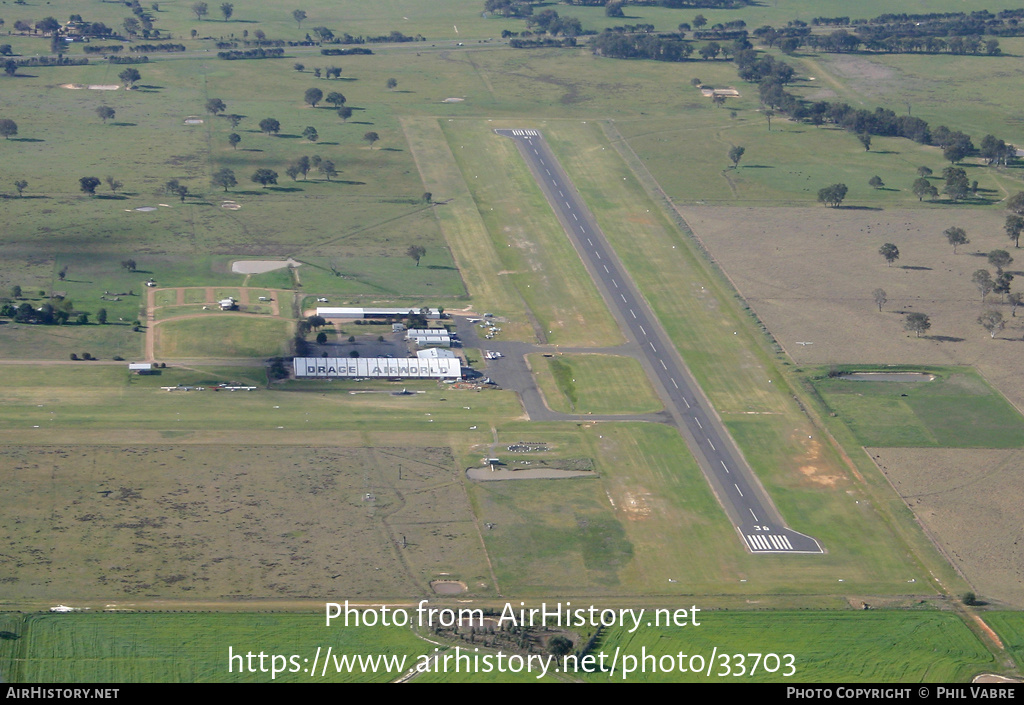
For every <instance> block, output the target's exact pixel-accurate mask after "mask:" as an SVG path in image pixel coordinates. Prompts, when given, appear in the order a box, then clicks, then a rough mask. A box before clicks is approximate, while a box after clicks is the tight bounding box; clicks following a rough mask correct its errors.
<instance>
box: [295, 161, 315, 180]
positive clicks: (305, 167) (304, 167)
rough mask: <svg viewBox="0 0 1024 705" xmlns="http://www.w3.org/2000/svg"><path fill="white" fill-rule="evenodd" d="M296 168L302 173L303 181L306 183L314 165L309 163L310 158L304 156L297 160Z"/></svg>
mask: <svg viewBox="0 0 1024 705" xmlns="http://www.w3.org/2000/svg"><path fill="white" fill-rule="evenodd" d="M295 167H296V168H297V169H298V170H299V171H300V172H302V180H303V181H305V180H306V174H308V173H309V170H310V168H311V167H312V164H311V163H310V161H309V157H307V156H305V155H303V156H301V157H299V158H298V159H297V160H295Z"/></svg>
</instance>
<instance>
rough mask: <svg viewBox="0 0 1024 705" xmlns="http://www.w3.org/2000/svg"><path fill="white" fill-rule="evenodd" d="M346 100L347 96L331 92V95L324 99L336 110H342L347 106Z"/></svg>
mask: <svg viewBox="0 0 1024 705" xmlns="http://www.w3.org/2000/svg"><path fill="white" fill-rule="evenodd" d="M345 100H346V98H345V96H344V95H342V94H341V93H339V92H338V91H331V92H330V93H328V94H327V97H326V98H324V101H325V102H327V103H330V104H331V105H333V106H334V107H335V108H340V107H341V106H343V105H344V104H345Z"/></svg>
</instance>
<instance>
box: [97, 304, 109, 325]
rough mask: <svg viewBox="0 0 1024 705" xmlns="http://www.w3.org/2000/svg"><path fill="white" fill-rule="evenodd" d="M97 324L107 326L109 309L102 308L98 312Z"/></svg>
mask: <svg viewBox="0 0 1024 705" xmlns="http://www.w3.org/2000/svg"><path fill="white" fill-rule="evenodd" d="M96 322H97V323H99V324H100V325H101V326H104V325H106V324H107V309H105V308H101V309H100V310H99V311H97V312H96Z"/></svg>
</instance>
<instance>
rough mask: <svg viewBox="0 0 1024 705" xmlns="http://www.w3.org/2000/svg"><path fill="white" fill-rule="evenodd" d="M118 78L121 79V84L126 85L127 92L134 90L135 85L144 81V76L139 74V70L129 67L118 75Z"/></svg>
mask: <svg viewBox="0 0 1024 705" xmlns="http://www.w3.org/2000/svg"><path fill="white" fill-rule="evenodd" d="M117 77H118V78H119V79H121V83H122V84H123V85H124V87H125V89H126V90H129V91H130V90H132V88H134V87H135V84H136V83H137V82H139V81H141V80H142V74H140V73H139V71H138V69H135V68H132V67H131V66H129V67H128V68H126V69H125V70H124V71H122V72H121V73H119V74H117Z"/></svg>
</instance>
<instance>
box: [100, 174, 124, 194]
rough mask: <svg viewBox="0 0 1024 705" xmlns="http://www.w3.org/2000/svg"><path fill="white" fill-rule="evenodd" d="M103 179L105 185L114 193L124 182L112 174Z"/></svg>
mask: <svg viewBox="0 0 1024 705" xmlns="http://www.w3.org/2000/svg"><path fill="white" fill-rule="evenodd" d="M103 180H104V181H105V182H106V183H107V186H109V187H110V190H111V191H113V192H114V193H117V190H118V189H119V188H122V187H124V184H123V183H121V182H120V181H118V180H117V179H115V178H114V177H113V176H108V177H106V178H105V179H103Z"/></svg>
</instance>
